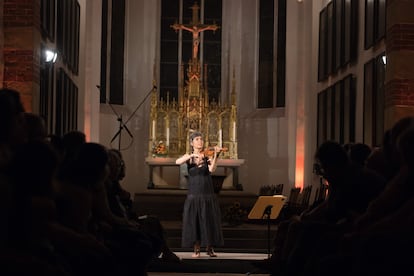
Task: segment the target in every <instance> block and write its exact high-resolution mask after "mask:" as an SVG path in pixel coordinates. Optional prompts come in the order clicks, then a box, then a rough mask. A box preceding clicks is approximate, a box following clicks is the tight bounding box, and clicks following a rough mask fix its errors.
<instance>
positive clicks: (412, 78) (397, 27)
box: [384, 0, 414, 129]
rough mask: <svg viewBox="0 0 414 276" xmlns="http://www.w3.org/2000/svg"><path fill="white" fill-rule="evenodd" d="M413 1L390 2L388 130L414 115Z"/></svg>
mask: <svg viewBox="0 0 414 276" xmlns="http://www.w3.org/2000/svg"><path fill="white" fill-rule="evenodd" d="M413 10H414V1H408V0H389V1H387V33H386V55H387V68H386V75H385V114H384V127H385V129H389V128H391V126H392V125H393V124H394V123H395V122H396V121H398V120H399V119H400V118H402V117H405V116H408V115H414V66H413V64H414V15H413V13H412V11H413Z"/></svg>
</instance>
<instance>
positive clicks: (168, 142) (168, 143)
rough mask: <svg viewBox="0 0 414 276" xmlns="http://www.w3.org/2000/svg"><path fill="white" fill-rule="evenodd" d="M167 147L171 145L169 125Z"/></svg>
mask: <svg viewBox="0 0 414 276" xmlns="http://www.w3.org/2000/svg"><path fill="white" fill-rule="evenodd" d="M166 145H167V147H168V146H169V145H170V128H169V127H167V142H166Z"/></svg>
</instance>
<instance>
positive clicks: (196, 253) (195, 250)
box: [191, 248, 200, 258]
mask: <svg viewBox="0 0 414 276" xmlns="http://www.w3.org/2000/svg"><path fill="white" fill-rule="evenodd" d="M191 257H193V258H200V248H194V253H193V255H191Z"/></svg>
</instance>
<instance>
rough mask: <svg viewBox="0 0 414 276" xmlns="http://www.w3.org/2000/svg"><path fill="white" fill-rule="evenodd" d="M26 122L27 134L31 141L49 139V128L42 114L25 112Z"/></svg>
mask: <svg viewBox="0 0 414 276" xmlns="http://www.w3.org/2000/svg"><path fill="white" fill-rule="evenodd" d="M24 118H25V124H26V133H27V134H26V135H27V139H28V140H29V141H33V140H38V141H45V140H46V139H47V128H46V123H45V120H44V119H43V117H42V116H40V115H38V114H34V113H29V112H25V113H24Z"/></svg>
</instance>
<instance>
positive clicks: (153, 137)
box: [152, 120, 155, 141]
mask: <svg viewBox="0 0 414 276" xmlns="http://www.w3.org/2000/svg"><path fill="white" fill-rule="evenodd" d="M152 141H155V120H152Z"/></svg>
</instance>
